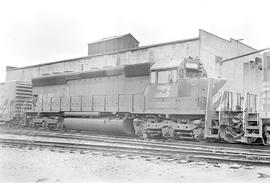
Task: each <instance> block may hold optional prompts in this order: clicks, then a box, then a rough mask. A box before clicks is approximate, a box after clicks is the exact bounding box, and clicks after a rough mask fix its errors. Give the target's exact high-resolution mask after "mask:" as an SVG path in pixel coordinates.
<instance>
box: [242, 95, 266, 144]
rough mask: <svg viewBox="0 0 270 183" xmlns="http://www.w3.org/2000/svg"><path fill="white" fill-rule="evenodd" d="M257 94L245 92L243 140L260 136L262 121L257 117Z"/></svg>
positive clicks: (248, 140)
mask: <svg viewBox="0 0 270 183" xmlns="http://www.w3.org/2000/svg"><path fill="white" fill-rule="evenodd" d="M258 106H259V100H258V95H254V94H250V93H246V95H245V101H244V115H243V128H244V132H245V134H244V138H245V141H247V142H250V141H251V140H252V139H256V138H262V133H263V130H262V121H261V119H260V117H259V109H258Z"/></svg>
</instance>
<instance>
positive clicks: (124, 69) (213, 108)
mask: <svg viewBox="0 0 270 183" xmlns="http://www.w3.org/2000/svg"><path fill="white" fill-rule="evenodd" d="M225 83H226V80H224V79H217V78H216V79H214V78H208V77H207V73H206V71H205V69H204V67H203V65H202V63H201V62H200V60H199V59H193V58H186V59H183V60H174V61H170V62H167V63H164V62H163V63H154V64H153V63H141V64H133V65H125V66H119V67H110V68H104V69H93V70H90V71H85V72H76V73H75V72H74V73H63V74H57V75H51V76H44V77H39V78H33V80H32V84H33V111H31V112H28V113H27V115H26V122H27V123H29V125H30V126H31V127H35V128H46V129H52V130H62V129H67V130H79V131H98V132H110V133H125V134H135V135H137V136H140V137H143V138H153V137H159V138H160V137H162V138H172V139H201V138H208V139H223V140H225V141H228V142H233V143H234V142H239V141H240V142H247V143H253V142H255V141H257V139H262V138H261V137H262V134H261V133H260V135H261V136H260V137H255V136H248V135H247V134H248V132H250V131H249V126H247V125H245V124H247V123H249V121H252V118H254V116H256V115H257V113H258V110H257V102H256V101H257V100H258V96H257V95H253V94H249V93H247V95H246V97H244V96H242V95H241V94H239V93H235V92H232V91H227V90H226V87H225V86H226V85H225ZM252 128H255V127H252ZM251 134H253V132H251Z"/></svg>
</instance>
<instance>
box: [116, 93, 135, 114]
mask: <svg viewBox="0 0 270 183" xmlns="http://www.w3.org/2000/svg"><path fill="white" fill-rule="evenodd" d="M119 110H120V111H121V112H132V95H120V96H119Z"/></svg>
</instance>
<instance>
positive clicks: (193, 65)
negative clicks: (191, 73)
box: [186, 63, 199, 70]
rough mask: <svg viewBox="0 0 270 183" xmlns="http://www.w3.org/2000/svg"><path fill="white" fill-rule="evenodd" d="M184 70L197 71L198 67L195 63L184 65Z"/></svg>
mask: <svg viewBox="0 0 270 183" xmlns="http://www.w3.org/2000/svg"><path fill="white" fill-rule="evenodd" d="M186 69H195V70H198V69H199V66H198V64H196V63H186Z"/></svg>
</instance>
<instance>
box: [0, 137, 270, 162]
mask: <svg viewBox="0 0 270 183" xmlns="http://www.w3.org/2000/svg"><path fill="white" fill-rule="evenodd" d="M53 134H54V136H52V133H49V132H48V133H47V134H46V133H41V134H40V136H37V134H36V135H35V136H33V135H32V136H31V135H15V134H0V143H1V144H9V145H16V146H38V147H48V148H62V149H74V150H86V151H102V152H104V151H105V152H113V153H120V154H127V155H144V156H151V157H158V158H168V159H174V160H176V161H177V160H179V159H182V158H188V159H191V160H207V161H214V162H220V161H222V162H236V163H243V164H257V165H268V166H269V165H270V151H267V150H258V149H241V148H230V147H216V146H204V145H198V144H176V143H163V142H152V141H143V140H134V139H123V138H119V137H117V138H112V137H111V138H110V137H106V136H89V137H88V138H85V136H84V135H76V136H75V135H73V136H72V137H67V136H66V135H63V134H62V135H61V134H57V133H53Z"/></svg>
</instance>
